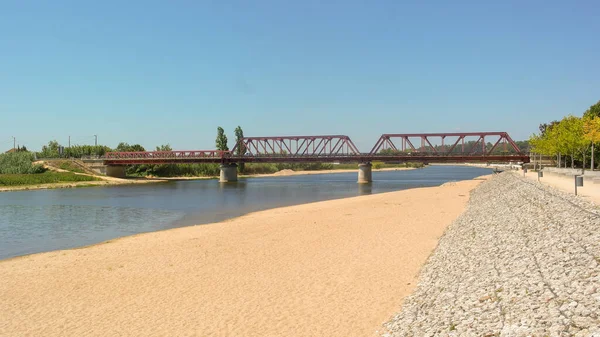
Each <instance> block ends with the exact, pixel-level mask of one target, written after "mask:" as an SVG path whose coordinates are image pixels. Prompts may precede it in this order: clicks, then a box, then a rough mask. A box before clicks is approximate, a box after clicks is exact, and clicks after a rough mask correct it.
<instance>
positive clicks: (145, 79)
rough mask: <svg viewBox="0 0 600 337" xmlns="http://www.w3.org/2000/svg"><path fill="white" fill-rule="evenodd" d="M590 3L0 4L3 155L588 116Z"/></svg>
mask: <svg viewBox="0 0 600 337" xmlns="http://www.w3.org/2000/svg"><path fill="white" fill-rule="evenodd" d="M599 12H600V2H598V1H593V0H590V1H534V0H531V1H522V0H519V1H516V0H515V1H512V0H511V1H460V0H457V1H414V2H409V1H398V0H386V1H366V0H365V1H354V0H345V1H322V0H302V1H275V0H273V1H259V0H255V1H242V0H232V1H226V0H218V1H217V0H216V1H172V2H171V1H60V0H57V1H41V0H40V1H25V0H17V1H7V0H0V117H1V118H0V150H7V149H9V148H11V147H12V137H13V136H15V137H16V138H17V142H18V143H19V144H21V145H26V146H27V147H28V148H30V149H34V150H37V149H39V148H41V146H42V144H45V143H47V142H48V141H49V140H52V139H57V140H58V141H59V142H60V143H62V144H63V145H66V144H67V140H68V136H69V135H70V136H71V137H72V144H93V142H94V137H93V135H94V134H97V135H98V140H99V143H101V144H106V145H108V146H111V147H114V146H116V145H117V143H118V142H121V141H124V142H128V143H130V144H135V143H139V144H142V145H143V146H144V147H146V148H147V149H151V148H154V147H155V146H157V145H160V144H166V143H169V144H171V145H172V147H173V148H174V149H180V150H192V149H212V148H214V147H215V145H214V140H215V135H216V128H217V126H222V127H224V128H225V131H226V133H227V135H228V136H229V139H230V142H229V144H230V147H231V146H232V144H233V139H234V135H233V129H234V128H235V127H236V126H237V125H241V126H242V128H243V129H244V132H245V134H246V136H278V135H312V134H346V135H349V136H350V137H351V138H352V139H353V140H354V142H355V143H356V144H357V145H358V147H359V148H360V149H361V150H363V151H368V150H369V149H370V147H371V146H372V145H373V144H374V143H375V141H376V140H377V138H378V137H379V135H380V134H382V133H402V132H444V131H447V132H456V131H508V132H509V134H511V136H512V137H513V139H515V140H521V139H527V138H528V137H529V135H530V134H532V133H533V132H536V131H537V127H538V125H539V124H540V123H541V122H546V121H550V120H553V119H560V118H562V116H564V115H566V114H575V115H581V114H582V113H583V111H585V110H586V109H587V108H588V107H589V106H590V105H592V104H594V103H595V102H597V101H598V100H600V43H598V42H599V41H600V20H598V13H599Z"/></svg>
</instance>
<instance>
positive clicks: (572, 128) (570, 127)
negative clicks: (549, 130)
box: [553, 115, 590, 168]
mask: <svg viewBox="0 0 600 337" xmlns="http://www.w3.org/2000/svg"><path fill="white" fill-rule="evenodd" d="M554 129H558V140H559V147H560V148H561V150H563V151H564V153H566V154H568V155H569V156H571V168H574V167H575V155H576V154H577V153H581V155H582V156H583V166H584V167H585V154H586V153H587V150H588V149H589V146H590V142H588V141H587V140H586V139H585V137H584V128H583V120H582V119H581V118H578V117H575V116H572V115H569V116H566V117H565V118H563V119H562V120H561V121H560V123H559V124H558V125H557V127H555V128H553V131H554Z"/></svg>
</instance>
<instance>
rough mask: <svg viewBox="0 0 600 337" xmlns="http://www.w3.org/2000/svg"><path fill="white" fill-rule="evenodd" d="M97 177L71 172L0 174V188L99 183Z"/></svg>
mask: <svg viewBox="0 0 600 337" xmlns="http://www.w3.org/2000/svg"><path fill="white" fill-rule="evenodd" d="M98 180H101V179H98V178H96V177H90V176H84V175H79V174H74V173H70V172H46V173H40V174H0V186H20V185H38V184H53V183H63V182H78V181H98Z"/></svg>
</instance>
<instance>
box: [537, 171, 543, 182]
mask: <svg viewBox="0 0 600 337" xmlns="http://www.w3.org/2000/svg"><path fill="white" fill-rule="evenodd" d="M543 177H544V172H542V171H538V181H540V178H543Z"/></svg>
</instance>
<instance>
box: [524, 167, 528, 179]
mask: <svg viewBox="0 0 600 337" xmlns="http://www.w3.org/2000/svg"><path fill="white" fill-rule="evenodd" d="M525 174H527V167H523V177H524V176H525Z"/></svg>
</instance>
